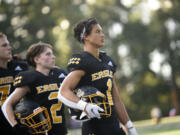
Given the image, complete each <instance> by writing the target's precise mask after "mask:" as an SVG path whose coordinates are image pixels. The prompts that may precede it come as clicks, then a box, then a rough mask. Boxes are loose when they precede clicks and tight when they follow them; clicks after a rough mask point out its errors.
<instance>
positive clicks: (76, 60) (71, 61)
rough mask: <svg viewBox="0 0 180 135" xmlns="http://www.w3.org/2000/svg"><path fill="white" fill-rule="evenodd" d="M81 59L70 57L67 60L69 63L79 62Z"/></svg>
mask: <svg viewBox="0 0 180 135" xmlns="http://www.w3.org/2000/svg"><path fill="white" fill-rule="evenodd" d="M80 60H81V58H71V59H70V60H69V62H68V65H69V64H79V61H80Z"/></svg>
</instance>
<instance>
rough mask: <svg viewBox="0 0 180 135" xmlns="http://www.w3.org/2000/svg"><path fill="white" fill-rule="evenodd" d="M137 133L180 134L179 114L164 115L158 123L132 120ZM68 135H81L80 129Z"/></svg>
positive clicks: (149, 134)
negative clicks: (172, 115) (174, 115)
mask: <svg viewBox="0 0 180 135" xmlns="http://www.w3.org/2000/svg"><path fill="white" fill-rule="evenodd" d="M133 123H134V125H135V127H136V129H137V131H138V133H139V135H180V116H176V117H164V118H162V119H161V122H160V124H159V125H155V124H154V123H153V121H152V120H142V121H136V122H133ZM68 135H81V132H80V129H75V130H69V133H68Z"/></svg>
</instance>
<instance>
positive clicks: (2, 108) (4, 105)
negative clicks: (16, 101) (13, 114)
mask: <svg viewBox="0 0 180 135" xmlns="http://www.w3.org/2000/svg"><path fill="white" fill-rule="evenodd" d="M13 94H14V92H13V93H12V94H11V95H10V96H9V97H8V98H7V99H6V101H5V102H4V104H3V105H2V106H1V110H2V112H3V114H4V116H5V118H6V119H7V121H8V122H9V123H10V125H11V126H12V127H13V124H12V123H11V121H10V120H9V118H8V115H7V110H6V107H7V103H8V101H9V100H10V98H11V97H12V95H13Z"/></svg>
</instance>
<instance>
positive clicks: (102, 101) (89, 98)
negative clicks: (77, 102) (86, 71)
mask: <svg viewBox="0 0 180 135" xmlns="http://www.w3.org/2000/svg"><path fill="white" fill-rule="evenodd" d="M73 92H74V93H75V94H76V95H77V96H78V97H79V98H80V99H81V100H83V101H85V102H87V103H92V104H96V105H98V106H99V107H101V108H102V109H104V112H99V114H100V116H101V117H109V116H111V105H109V103H108V102H107V99H106V96H105V95H104V94H103V93H102V92H100V91H99V90H98V89H97V88H95V87H91V86H83V87H80V88H77V89H75V90H74V91H73ZM68 110H69V113H70V115H71V119H73V120H75V121H82V122H83V121H88V120H89V118H88V117H87V115H86V113H85V112H84V111H82V110H79V109H74V108H69V109H68Z"/></svg>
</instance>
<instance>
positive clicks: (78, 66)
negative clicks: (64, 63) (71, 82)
mask: <svg viewBox="0 0 180 135" xmlns="http://www.w3.org/2000/svg"><path fill="white" fill-rule="evenodd" d="M85 62H86V61H85V60H84V57H83V56H82V55H80V54H74V55H73V56H72V58H71V59H70V60H69V62H68V67H67V70H68V72H72V71H74V70H84V71H86V69H87V64H86V63H85Z"/></svg>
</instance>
